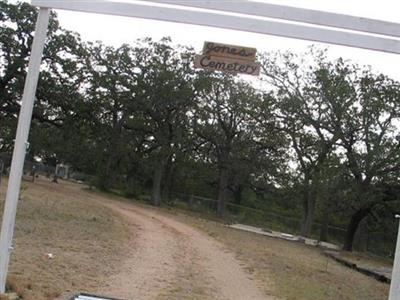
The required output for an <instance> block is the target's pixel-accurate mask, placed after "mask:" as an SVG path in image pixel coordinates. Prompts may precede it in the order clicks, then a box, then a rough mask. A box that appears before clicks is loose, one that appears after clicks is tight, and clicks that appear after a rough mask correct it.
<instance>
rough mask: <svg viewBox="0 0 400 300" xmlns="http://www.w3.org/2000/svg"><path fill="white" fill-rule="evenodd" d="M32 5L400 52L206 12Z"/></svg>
mask: <svg viewBox="0 0 400 300" xmlns="http://www.w3.org/2000/svg"><path fill="white" fill-rule="evenodd" d="M32 4H33V5H36V6H41V7H49V8H55V9H65V10H74V11H81V12H91V13H99V14H109V15H118V16H127V17H136V18H144V19H153V20H160V21H169V22H177V23H185V24H193V25H202V26H212V27H218V28H224V29H233V30H240V31H247V32H255V33H261V34H269V35H276V36H281V37H287V38H295V39H301V40H308V41H315V42H322V43H328V44H335V45H342V46H350V47H356V48H363V49H369V50H375V51H383V52H389V53H397V54H400V40H396V39H390V38H382V37H375V36H369V35H363V34H357V33H352V32H342V31H335V30H329V29H323V28H315V27H309V26H303V25H296V24H288V23H282V22H276V21H268V20H259V19H253V18H248V17H240V16H231V15H224V14H218V13H211V12H204V11H194V10H182V9H177V8H170V7H160V6H149V5H144V4H143V5H142V4H135V3H124V2H108V1H104V2H103V1H94V2H90V1H67V0H56V1H52V0H32Z"/></svg>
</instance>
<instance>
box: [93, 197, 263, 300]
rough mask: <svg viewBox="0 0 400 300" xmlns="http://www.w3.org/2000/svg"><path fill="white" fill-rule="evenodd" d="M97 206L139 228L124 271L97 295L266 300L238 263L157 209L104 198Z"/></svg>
mask: <svg viewBox="0 0 400 300" xmlns="http://www.w3.org/2000/svg"><path fill="white" fill-rule="evenodd" d="M96 198H98V197H96ZM101 203H102V204H104V205H106V206H108V207H109V208H111V209H113V210H115V211H117V212H119V213H120V214H121V215H123V216H124V217H125V218H126V219H127V220H128V221H129V222H132V223H133V224H135V225H136V226H138V228H139V230H138V236H136V238H135V239H134V240H132V241H131V244H130V251H129V253H128V255H127V258H126V259H125V262H124V264H123V269H122V270H121V272H120V273H119V274H116V275H115V276H113V277H112V278H110V281H109V284H108V286H105V287H104V288H102V289H101V290H100V291H99V292H102V293H103V294H109V295H112V296H114V297H121V298H124V299H246V300H247V299H248V300H250V299H270V298H268V297H267V296H265V295H263V293H262V291H261V289H260V288H259V287H258V285H257V282H256V280H255V279H254V278H253V277H252V276H251V274H250V273H248V272H247V271H246V270H245V268H244V266H243V265H241V262H240V261H238V260H237V259H236V258H235V257H234V255H233V254H232V253H231V252H230V251H228V250H227V249H226V248H224V246H223V245H221V244H220V243H218V242H217V241H215V240H214V239H212V238H211V237H209V236H207V235H206V234H205V233H202V232H200V231H198V230H196V229H194V228H193V227H191V226H189V225H187V224H183V223H181V222H179V221H177V220H174V219H173V218H172V217H168V216H166V215H165V214H163V213H160V212H159V211H157V210H156V209H151V208H145V207H141V206H136V205H133V204H130V203H123V202H118V201H110V200H109V199H107V198H103V199H101Z"/></svg>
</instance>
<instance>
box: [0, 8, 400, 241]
mask: <svg viewBox="0 0 400 300" xmlns="http://www.w3.org/2000/svg"><path fill="white" fill-rule="evenodd" d="M36 16H37V10H36V9H35V8H33V7H31V6H30V5H29V4H27V3H17V4H10V3H8V2H7V1H0V24H1V26H0V124H1V126H0V153H9V152H10V151H11V149H12V145H13V139H14V135H15V129H16V122H17V118H16V116H17V113H18V111H19V107H20V102H19V100H20V99H21V96H22V90H23V84H24V78H25V75H26V69H27V64H28V58H29V54H30V46H31V44H32V40H33V31H34V24H35V19H36ZM193 59H194V51H193V49H192V48H190V47H185V46H180V45H175V44H173V43H172V41H171V39H170V38H164V39H162V40H160V41H154V40H152V39H150V38H145V39H141V40H138V41H136V42H135V43H134V44H132V45H128V44H125V45H122V46H120V47H118V48H114V47H110V46H106V45H104V44H102V43H101V42H96V43H90V42H83V41H82V40H81V38H80V36H79V34H77V33H73V32H69V31H66V30H64V29H62V28H61V27H60V26H59V24H58V21H57V16H56V15H55V14H53V15H52V16H51V21H50V26H49V34H48V40H47V42H46V45H45V50H44V58H43V65H42V72H41V75H40V80H39V85H38V90H37V95H36V98H37V99H36V101H35V107H34V114H33V122H32V129H31V134H30V138H29V141H30V144H31V147H30V150H29V152H28V159H30V160H34V159H37V158H40V159H41V160H42V161H43V162H44V163H45V164H49V165H53V166H55V165H56V164H57V163H60V162H62V163H67V164H69V165H71V166H72V167H73V168H74V169H75V170H76V171H79V172H81V173H83V174H86V175H85V176H86V177H87V178H90V181H91V183H92V184H94V185H96V186H97V187H98V188H101V189H104V190H108V191H115V190H118V191H119V192H120V193H121V194H124V195H126V196H129V197H138V198H139V197H143V196H145V197H146V199H147V198H149V199H150V200H151V201H152V202H153V203H154V204H156V205H158V204H160V201H161V199H164V200H165V201H169V200H171V199H172V198H173V197H172V195H173V192H180V193H185V194H195V195H198V196H203V197H209V198H214V199H218V200H219V206H218V210H219V213H221V212H222V213H223V210H224V209H225V206H226V205H228V213H236V217H237V218H239V219H240V220H245V221H246V222H258V223H263V222H264V223H265V222H269V220H268V216H267V215H263V214H259V215H257V216H251V214H249V213H248V212H246V211H234V209H231V208H229V205H232V204H235V205H246V206H248V207H251V208H255V209H261V210H265V209H267V208H270V209H273V210H275V211H280V212H284V213H285V214H290V217H296V218H298V217H299V216H300V215H303V220H302V223H303V224H302V228H301V233H302V234H304V235H309V234H315V231H313V228H312V226H313V224H315V221H317V222H318V223H321V227H322V228H323V227H324V225H337V226H344V225H347V226H348V239H346V240H347V241H348V242H349V241H352V240H353V238H354V234H355V231H356V230H357V228H358V224H360V223H361V222H367V223H368V228H369V230H375V231H376V230H378V228H382V227H384V228H388V230H387V232H390V234H391V235H392V233H393V232H395V230H392V228H393V226H394V225H393V222H391V221H387V219H390V218H391V217H392V216H393V214H394V213H396V212H397V213H398V212H399V211H400V206H399V204H398V196H397V195H398V194H399V193H398V191H399V190H400V186H399V184H398V180H399V171H400V151H399V150H400V149H399V147H400V143H399V138H398V135H399V132H398V129H397V128H396V126H398V124H399V109H400V105H399V104H400V102H399V99H400V86H399V83H398V82H396V81H394V80H392V79H390V78H388V77H387V76H384V75H377V74H374V73H373V72H372V71H371V70H369V69H365V68H360V67H359V66H356V65H353V64H352V63H351V62H348V61H345V60H343V59H338V60H335V61H331V60H328V59H327V56H326V51H324V50H319V49H315V48H311V49H310V50H309V51H308V52H307V53H305V54H294V53H290V52H286V53H268V54H264V55H262V56H261V57H260V60H261V63H262V69H263V74H262V78H261V79H262V80H263V81H264V82H265V85H264V88H263V89H262V90H260V89H256V88H255V87H254V85H253V84H251V83H250V82H246V81H245V80H242V79H240V77H238V76H234V75H223V74H220V73H210V72H207V71H203V70H194V69H193V68H192V66H191V63H192V62H193ZM5 156H7V155H5ZM149 194H151V196H148V195H149ZM221 210H222V211H221ZM270 211H271V210H270ZM222 213H221V215H222ZM364 220H367V221H364ZM279 223H284V222H275V221H274V222H272V221H271V226H273V227H274V228H278V227H279V226H281V225H282V224H279ZM283 226H285V225H283ZM322 235H323V234H322V232H321V236H322Z"/></svg>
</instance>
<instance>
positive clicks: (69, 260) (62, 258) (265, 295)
mask: <svg viewBox="0 0 400 300" xmlns="http://www.w3.org/2000/svg"><path fill="white" fill-rule="evenodd" d="M4 182H5V181H3V183H2V186H1V187H0V200H1V201H3V199H4V191H5V187H4ZM0 203H2V202H0ZM14 245H15V251H14V252H13V255H12V260H11V268H10V276H9V280H8V282H9V286H10V287H11V288H12V289H13V290H15V291H17V292H18V293H19V294H20V295H22V296H23V299H28V300H33V299H35V300H42V299H54V298H57V297H58V296H59V295H62V294H64V293H65V292H67V293H71V292H78V291H85V292H90V293H99V294H104V295H110V296H114V297H121V298H125V299H129V300H130V299H233V300H234V299H246V300H247V299H299V300H303V299H304V300H319V299H321V300H322V299H332V300H336V299H349V300H350V299H351V300H352V299H354V300H356V299H371V300H375V299H376V300H378V299H386V298H387V295H388V288H389V286H388V285H387V284H385V283H380V282H377V281H376V280H374V279H372V278H369V277H367V276H364V275H363V274H359V273H357V272H355V271H353V270H350V269H347V268H346V267H344V266H342V265H340V264H338V263H336V262H334V261H331V260H329V259H328V258H327V257H325V256H324V255H323V253H322V252H321V251H320V250H319V249H316V248H314V247H308V246H306V245H301V244H298V243H292V242H288V241H283V240H278V239H274V238H269V237H264V236H259V235H256V234H252V233H248V232H242V231H238V230H235V229H231V228H228V227H226V226H224V225H223V224H221V223H218V222H213V221H209V220H204V219H203V218H201V216H200V217H199V216H196V215H188V212H184V213H181V212H180V211H179V210H177V209H172V210H167V209H157V208H154V207H151V206H148V205H144V204H140V203H137V202H135V203H132V202H129V201H127V200H126V199H122V198H119V197H116V196H111V195H106V194H102V193H99V192H96V191H92V190H89V189H88V188H87V187H85V186H83V185H78V184H73V183H69V182H63V181H60V184H54V183H51V182H50V180H48V179H45V178H42V179H40V180H38V181H37V182H35V183H29V182H24V184H23V191H22V194H21V201H20V203H19V208H18V216H17V222H16V231H15V240H14ZM47 253H52V254H53V255H54V258H53V259H49V258H48V257H47V256H46V254H47ZM365 259H366V260H368V258H365Z"/></svg>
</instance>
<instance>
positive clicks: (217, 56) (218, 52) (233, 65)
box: [194, 42, 260, 75]
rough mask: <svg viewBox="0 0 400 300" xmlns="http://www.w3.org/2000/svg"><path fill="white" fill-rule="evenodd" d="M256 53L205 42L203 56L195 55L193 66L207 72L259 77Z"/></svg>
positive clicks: (245, 48)
mask: <svg viewBox="0 0 400 300" xmlns="http://www.w3.org/2000/svg"><path fill="white" fill-rule="evenodd" d="M256 53H257V49H255V48H248V47H242V46H234V45H227V44H221V43H213V42H205V43H204V47H203V54H202V55H196V58H195V62H194V66H195V68H202V69H206V70H209V71H220V72H225V73H234V74H239V73H240V74H247V75H259V74H260V64H259V63H258V62H256Z"/></svg>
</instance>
